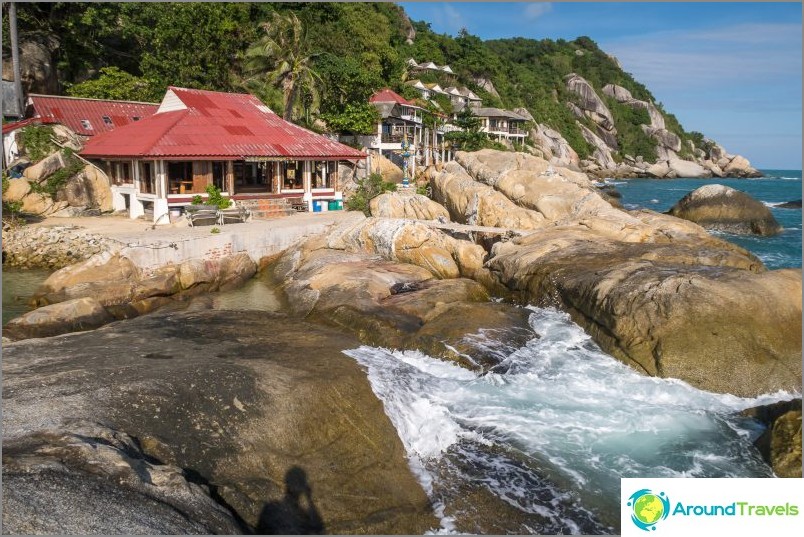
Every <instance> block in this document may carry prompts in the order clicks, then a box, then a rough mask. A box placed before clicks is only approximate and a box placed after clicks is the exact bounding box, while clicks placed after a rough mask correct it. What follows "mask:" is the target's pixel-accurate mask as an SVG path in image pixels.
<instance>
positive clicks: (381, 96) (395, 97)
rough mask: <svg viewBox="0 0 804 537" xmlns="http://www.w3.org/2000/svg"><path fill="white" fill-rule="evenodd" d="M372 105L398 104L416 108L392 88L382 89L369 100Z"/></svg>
mask: <svg viewBox="0 0 804 537" xmlns="http://www.w3.org/2000/svg"><path fill="white" fill-rule="evenodd" d="M369 102H370V103H397V104H404V105H406V106H416V105H415V104H413V103H412V102H410V101H408V100H407V99H405V98H404V97H402V96H401V95H400V94H398V93H397V92H395V91H393V90H391V89H390V88H385V89H381V90H380V91H378V92H376V93H375V94H374V95H372V96H371V97H370V98H369Z"/></svg>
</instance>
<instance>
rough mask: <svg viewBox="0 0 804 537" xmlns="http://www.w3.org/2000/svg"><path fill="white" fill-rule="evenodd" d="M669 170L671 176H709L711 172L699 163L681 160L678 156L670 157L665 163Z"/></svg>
mask: <svg viewBox="0 0 804 537" xmlns="http://www.w3.org/2000/svg"><path fill="white" fill-rule="evenodd" d="M667 165H668V167H669V168H670V171H669V173H668V175H671V176H673V177H693V178H697V177H711V176H712V172H711V171H709V170H707V169H705V168H704V167H703V166H701V165H700V164H697V163H695V162H692V161H689V160H681V159H678V158H674V159H670V160H669V161H668V163H667Z"/></svg>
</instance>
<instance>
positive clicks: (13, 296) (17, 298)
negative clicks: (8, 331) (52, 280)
mask: <svg viewBox="0 0 804 537" xmlns="http://www.w3.org/2000/svg"><path fill="white" fill-rule="evenodd" d="M52 272H53V271H51V270H46V269H7V268H5V267H3V324H4V325H5V324H6V323H7V322H8V321H10V320H11V319H13V318H15V317H19V316H20V315H22V314H24V313H26V312H28V311H31V308H30V307H29V306H28V300H30V298H31V295H33V293H34V292H35V291H36V289H37V288H38V287H39V286H40V285H41V284H42V282H44V281H45V280H46V279H47V277H48V276H50V275H51V274H52Z"/></svg>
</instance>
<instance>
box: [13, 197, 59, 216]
mask: <svg viewBox="0 0 804 537" xmlns="http://www.w3.org/2000/svg"><path fill="white" fill-rule="evenodd" d="M65 207H67V202H65V201H53V198H51V197H50V196H49V195H48V194H45V193H43V192H28V194H27V195H26V196H25V197H24V198H22V207H21V209H20V211H21V212H23V213H26V214H31V215H35V216H48V215H50V214H52V213H55V212H58V211H60V210H62V209H64V208H65Z"/></svg>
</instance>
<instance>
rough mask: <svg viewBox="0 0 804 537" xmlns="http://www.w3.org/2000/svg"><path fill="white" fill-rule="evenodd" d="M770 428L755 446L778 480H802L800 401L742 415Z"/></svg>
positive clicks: (752, 409)
mask: <svg viewBox="0 0 804 537" xmlns="http://www.w3.org/2000/svg"><path fill="white" fill-rule="evenodd" d="M743 414H744V415H746V416H750V417H752V418H754V419H756V420H758V421H759V422H761V423H762V424H763V425H765V426H766V427H767V429H766V430H765V432H764V433H762V435H761V436H760V437H759V438H757V440H756V441H755V442H754V444H755V445H756V446H757V449H759V452H760V453H762V457H763V458H764V459H765V460H766V461H767V463H768V464H770V465H771V468H773V471H774V473H775V474H776V475H777V476H779V477H794V478H795V477H797V478H800V477H801V398H798V399H792V400H790V401H781V402H779V403H774V404H771V405H764V406H760V407H755V408H751V409H748V410H746V411H744V412H743Z"/></svg>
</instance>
